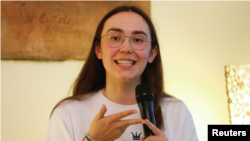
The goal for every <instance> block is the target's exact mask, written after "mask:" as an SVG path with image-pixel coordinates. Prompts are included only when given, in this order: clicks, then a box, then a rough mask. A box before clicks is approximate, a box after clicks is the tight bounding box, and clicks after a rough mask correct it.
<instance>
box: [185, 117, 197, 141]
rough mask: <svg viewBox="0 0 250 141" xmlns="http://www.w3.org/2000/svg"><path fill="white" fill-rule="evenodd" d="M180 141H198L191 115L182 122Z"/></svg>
mask: <svg viewBox="0 0 250 141" xmlns="http://www.w3.org/2000/svg"><path fill="white" fill-rule="evenodd" d="M181 141H198V137H197V134H196V129H195V126H194V121H193V118H192V116H191V115H189V116H188V117H187V118H186V119H185V121H184V124H183V130H182V135H181Z"/></svg>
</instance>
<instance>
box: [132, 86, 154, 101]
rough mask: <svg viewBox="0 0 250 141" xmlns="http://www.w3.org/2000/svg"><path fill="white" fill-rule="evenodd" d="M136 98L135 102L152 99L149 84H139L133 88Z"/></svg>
mask: <svg viewBox="0 0 250 141" xmlns="http://www.w3.org/2000/svg"><path fill="white" fill-rule="evenodd" d="M135 94H136V100H137V103H140V102H142V101H154V95H153V92H152V89H151V87H150V85H148V84H139V85H137V86H136V88H135Z"/></svg>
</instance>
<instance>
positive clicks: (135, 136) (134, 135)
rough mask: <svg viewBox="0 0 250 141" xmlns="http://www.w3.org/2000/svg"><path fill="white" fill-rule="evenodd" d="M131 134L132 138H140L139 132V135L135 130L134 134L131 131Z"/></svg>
mask: <svg viewBox="0 0 250 141" xmlns="http://www.w3.org/2000/svg"><path fill="white" fill-rule="evenodd" d="M131 134H132V136H133V140H140V136H141V133H140V134H139V135H137V132H135V134H134V133H133V132H131Z"/></svg>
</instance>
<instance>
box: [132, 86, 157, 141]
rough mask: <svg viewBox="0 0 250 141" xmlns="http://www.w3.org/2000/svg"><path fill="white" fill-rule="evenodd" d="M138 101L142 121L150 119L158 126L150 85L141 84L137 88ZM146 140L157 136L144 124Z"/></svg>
mask: <svg viewBox="0 0 250 141" xmlns="http://www.w3.org/2000/svg"><path fill="white" fill-rule="evenodd" d="M135 93H136V101H137V103H138V106H139V108H140V111H141V117H142V119H148V120H149V121H150V122H151V123H153V124H154V125H156V123H155V116H154V94H153V93H152V90H151V87H150V86H149V85H148V84H139V85H137V86H136V88H135ZM143 129H144V135H145V139H146V138H147V137H148V136H151V135H155V134H154V133H153V132H152V131H151V129H149V128H148V126H147V125H146V124H143Z"/></svg>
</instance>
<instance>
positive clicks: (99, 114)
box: [94, 104, 107, 121]
mask: <svg viewBox="0 0 250 141" xmlns="http://www.w3.org/2000/svg"><path fill="white" fill-rule="evenodd" d="M106 112H107V107H106V106H105V105H104V104H102V107H101V109H100V111H99V113H98V114H97V115H96V117H95V118H94V120H95V121H98V120H100V119H101V118H103V117H104V115H105V113H106Z"/></svg>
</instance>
